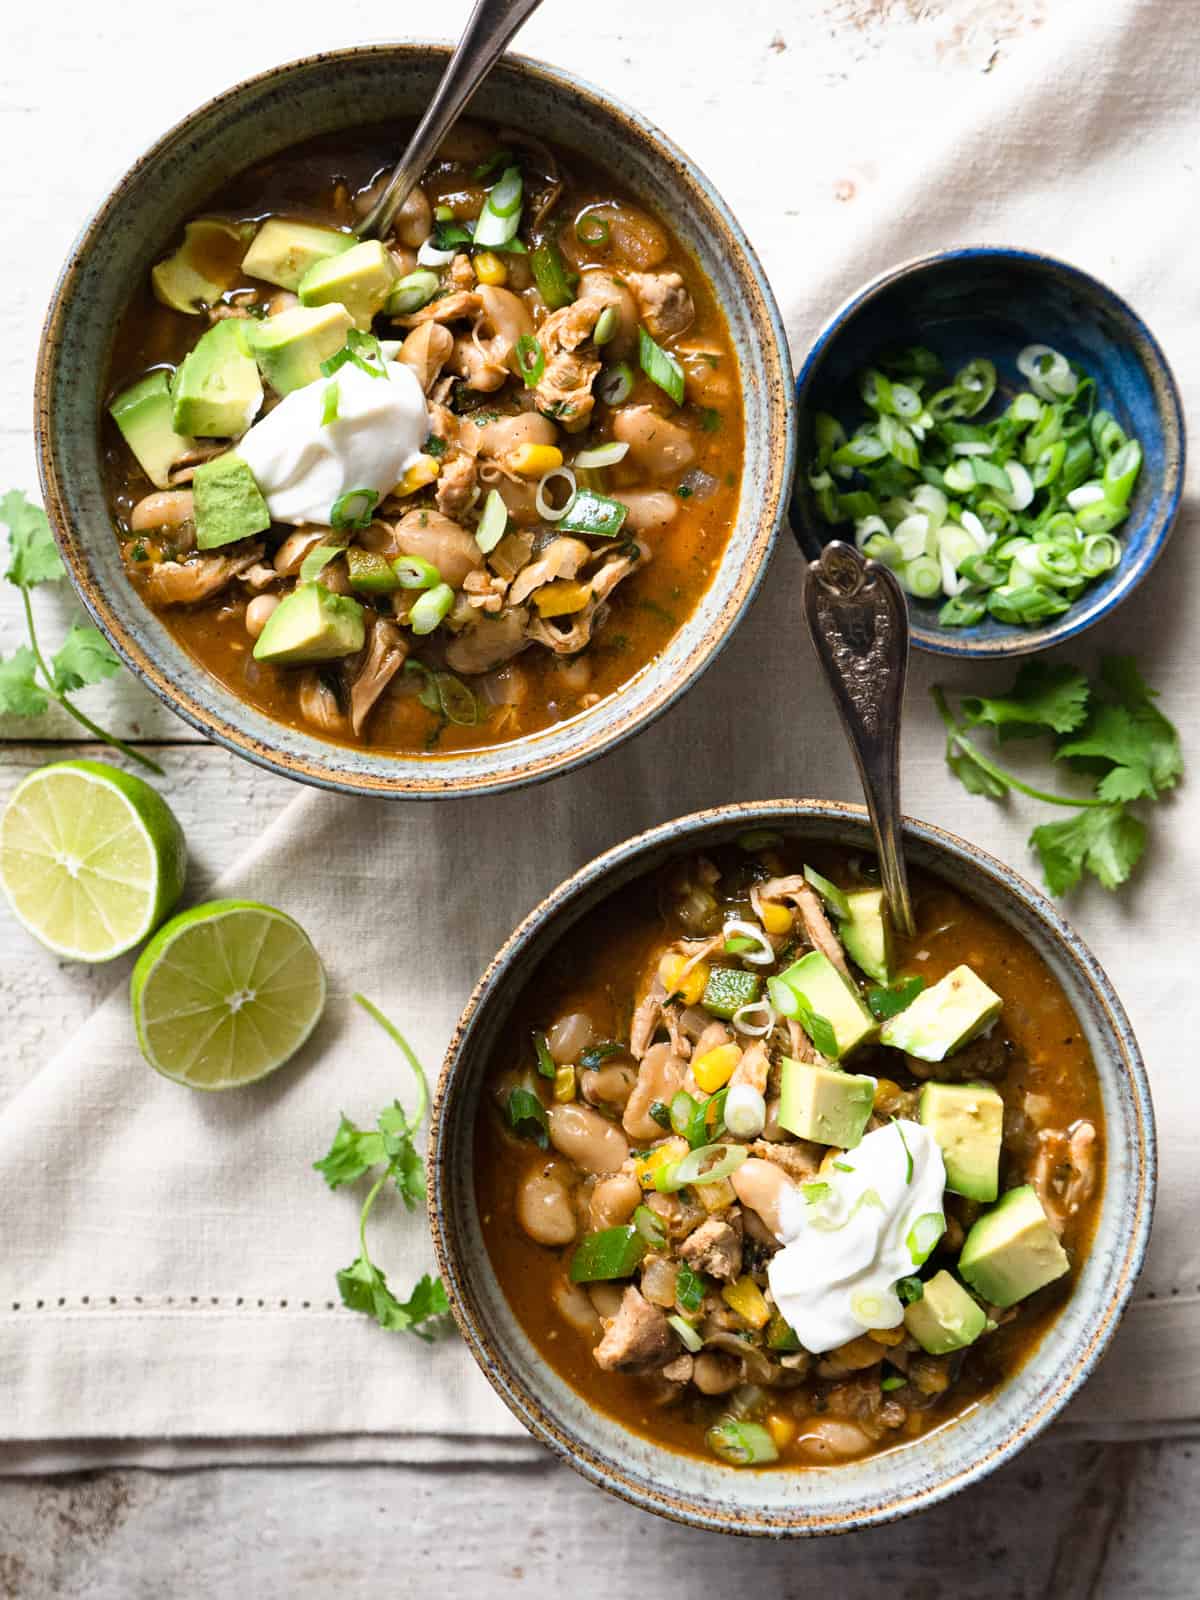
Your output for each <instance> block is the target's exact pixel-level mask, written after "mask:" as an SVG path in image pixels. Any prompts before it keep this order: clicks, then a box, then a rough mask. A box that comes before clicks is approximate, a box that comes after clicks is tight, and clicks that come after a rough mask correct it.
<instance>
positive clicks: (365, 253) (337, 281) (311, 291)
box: [297, 239, 398, 328]
mask: <svg viewBox="0 0 1200 1600" xmlns="http://www.w3.org/2000/svg"><path fill="white" fill-rule="evenodd" d="M397 276H398V271H397V268H396V263H395V262H394V261H393V260H392V258H391V256H390V255H389V254H388V252H387V250H386V249H385V248H384V247H383V245H382V244H380V242H379V240H378V239H364V240H363V242H362V244H356V245H355V246H354V248H353V250H347V251H346V252H345V254H344V255H338V256H333V257H332V258H331V259H330V260H328V261H318V262H317V263H316V264H315V265H314V266H311V267H310V268H309V269H308V271H307V272H306V273H305V274H304V277H303V278H302V279H301V280H300V288H299V289H298V290H297V293H298V294H299V296H300V303H301V304H302V305H306V306H324V305H329V304H330V303H331V302H333V301H336V302H338V303H339V304H341V305H344V306H345V308H346V310H347V311H348V312H349V313H350V315H351V316H352V317H353V318H354V322H355V326H356V327H358V328H369V327H370V326H371V319H372V318H373V317H374V316H376V315H377V314H378V313H379V312H380V311H382V310H383V307H384V304H385V303H386V301H387V297H388V294H389V293H390V292H391V287H392V285H393V283H395V281H396V278H397Z"/></svg>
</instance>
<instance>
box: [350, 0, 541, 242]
mask: <svg viewBox="0 0 1200 1600" xmlns="http://www.w3.org/2000/svg"><path fill="white" fill-rule="evenodd" d="M541 3H542V0H476V6H475V9H474V11H472V13H471V15H470V17H469V18H468V20H467V25H466V27H465V28H464V29H463V33H462V38H461V39H460V40H459V41H458V47H457V49H456V50H455V52H454V54H453V55H452V56H451V57H450V61H449V64H448V65H447V67H446V70H445V72H443V74H442V80H441V82H440V83H439V84H438V86H437V89H436V90H435V91H434V96H433V99H432V100H431V101H430V102H429V105H428V107H427V108H426V111H425V115H424V116H423V117H422V118H421V121H420V123H419V125H418V127H417V131H416V133H414V134H413V136H412V139H411V140H410V141H409V145H408V149H407V150H405V152H404V154H403V156H401V158H400V160H399V161H398V162H397V163H396V167H395V170H394V171H393V173H392V176H391V179H390V181H389V183H388V186H387V188H386V189H385V190H384V191H383V193H382V194H381V195H380V197H379V199H378V200H377V201H376V202H375V204H374V206H372V208H371V210H370V211H369V212H368V214H367V215H366V216H365V217H363V219H362V220H361V221H360V222H359V223H357V224H356V226H355V229H354V231H355V233H356V234H357V235H358V236H359V238H360V239H381V238H384V237H386V235H387V234H388V233H389V232H390V230H391V226H392V222H393V220H394V218H395V216H396V213H397V211H399V209H400V207H401V206H402V205H403V204H404V202H405V201H406V200H407V199H408V197H409V195H410V194H411V193H412V190H413V188H414V186H415V185H416V183H417V181H418V179H419V178H420V176H421V174H422V173H423V172H424V170H425V168H426V167H427V166H428V165H429V163H430V161H431V160H432V159H433V154H434V152H435V151H436V149H437V147H438V146H439V145H440V144H441V142H442V140H443V139H444V138H445V137H446V135H447V133H449V131H450V128H451V126H452V125H453V124H454V122H455V121H456V120H457V119H458V117H459V115H460V114H461V112H462V110H463V107H464V106H465V105H466V103H467V101H468V100H469V99H470V98H471V96H472V95H473V94H474V93H475V91H476V89H478V87H479V85H480V84H481V83H482V82H483V80H484V78H486V77H487V75H488V73H489V72H490V71H491V70H492V68H493V67H494V66H495V65H496V62H497V61H499V59H500V57H501V56H502V55H503V54H504V50H505V47H506V46H507V44H508V43H509V41H510V39H511V38H512V37H513V35H514V34H515V33H516V31H517V29H518V28H520V26H521V25H522V23H524V22H525V20H526V19H527V18H528V17H530V16H531V15H532V14H533V12H535V11H536V10H537V8H538V6H539V5H541Z"/></svg>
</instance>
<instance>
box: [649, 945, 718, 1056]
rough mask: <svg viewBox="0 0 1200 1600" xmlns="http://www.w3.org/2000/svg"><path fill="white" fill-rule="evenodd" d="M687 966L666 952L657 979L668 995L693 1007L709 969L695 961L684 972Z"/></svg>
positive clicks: (702, 989) (674, 954) (702, 990)
mask: <svg viewBox="0 0 1200 1600" xmlns="http://www.w3.org/2000/svg"><path fill="white" fill-rule="evenodd" d="M687 964H688V957H687V956H681V955H678V954H676V953H674V952H672V951H668V952H667V954H666V955H665V956H664V957H663V958H662V960H661V961H660V962H659V963H658V978H659V982H660V983H661V984H662V986H663V988H664V989H665V990H666V991H667V994H668V995H676V994H677V995H678V996H679V998H680V999H681V1000H682V1001H683V1003H684V1005H686V1006H694V1005H698V1004H699V1003H700V998H701V996H702V995H703V994H704V991H705V989H707V988H708V971H709V968H708V962H707V961H697V963H696V965H695V966H694V967H693V968H692V969H691V971H690V972H685V971H684V968H685V967H686V966H687ZM732 1070H733V1069H732V1067H731V1068H730V1071H731V1072H732Z"/></svg>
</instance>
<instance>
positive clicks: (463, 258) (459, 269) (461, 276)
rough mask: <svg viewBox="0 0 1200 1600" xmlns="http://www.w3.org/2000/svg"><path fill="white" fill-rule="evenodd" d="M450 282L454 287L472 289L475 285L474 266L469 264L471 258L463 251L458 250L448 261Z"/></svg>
mask: <svg viewBox="0 0 1200 1600" xmlns="http://www.w3.org/2000/svg"><path fill="white" fill-rule="evenodd" d="M450 282H451V283H452V284H453V285H454V287H455V288H456V289H473V288H474V287H475V268H474V267H473V266H472V265H471V258H470V256H469V255H467V253H466V252H465V251H460V253H459V254H458V255H456V256H455V258H454V260H453V261H452V262H451V263H450Z"/></svg>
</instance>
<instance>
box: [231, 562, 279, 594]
mask: <svg viewBox="0 0 1200 1600" xmlns="http://www.w3.org/2000/svg"><path fill="white" fill-rule="evenodd" d="M240 577H241V581H242V582H243V583H244V584H245V585H246V587H247V589H250V590H251V591H252V592H253V593H254V594H262V592H263V590H264V589H269V588H270V587H271V585H272V584H273V583H279V582H280V574H279V573H278V572H276V571H275V568H274V567H269V566H267V564H266V562H265V561H259V562H257V563H256V564H255V565H254V566H253V567H251V568H250V570H249V571H248V572H243V573H241V574H240Z"/></svg>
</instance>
